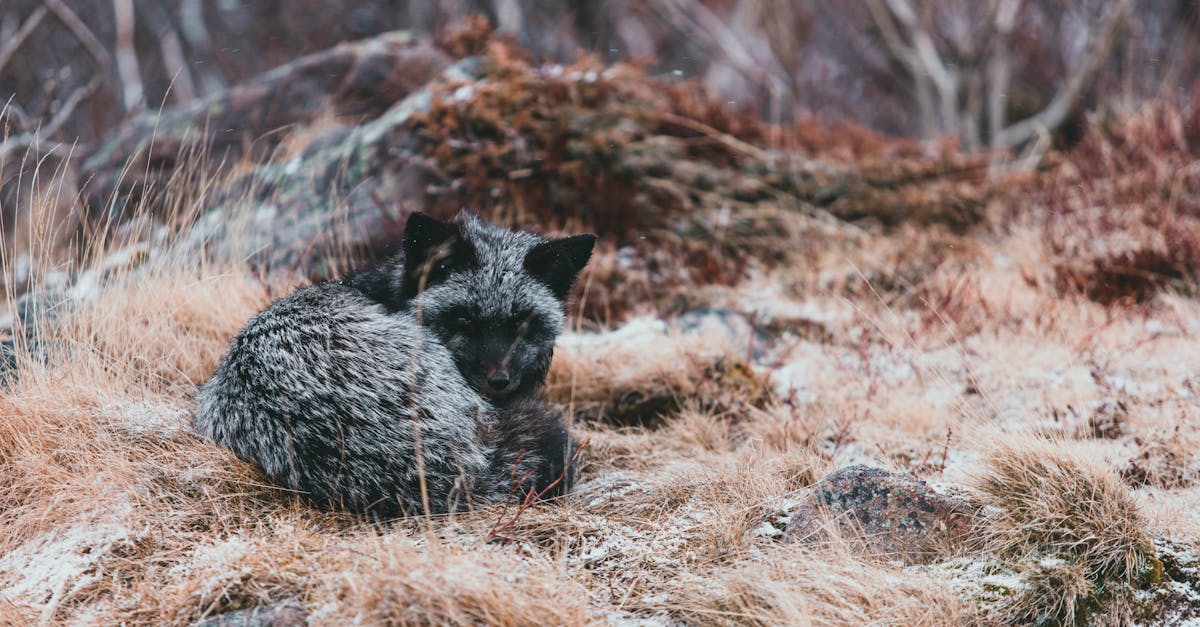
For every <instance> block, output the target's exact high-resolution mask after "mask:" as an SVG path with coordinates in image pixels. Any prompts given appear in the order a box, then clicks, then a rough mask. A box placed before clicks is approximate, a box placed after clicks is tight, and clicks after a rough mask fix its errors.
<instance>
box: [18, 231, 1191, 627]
mask: <svg viewBox="0 0 1200 627" xmlns="http://www.w3.org/2000/svg"><path fill="white" fill-rule="evenodd" d="M1005 220H1008V218H1005ZM847 228H849V227H847ZM1053 228H1058V227H1056V226H1054V224H1046V223H1039V222H1037V221H1036V220H1031V219H1028V216H1013V217H1011V220H1010V221H1006V222H1003V223H1002V224H1001V225H1000V226H999V227H998V228H994V229H987V230H983V231H977V232H970V233H966V234H962V233H952V232H950V231H948V230H939V229H924V228H913V227H906V226H901V227H899V228H893V229H888V230H883V229H876V228H874V227H864V228H852V229H849V231H848V232H849V235H847V236H846V237H845V238H844V239H841V240H838V241H837V242H836V243H820V242H817V243H814V244H813V246H812V249H811V250H809V251H807V252H806V253H805V254H804V255H803V256H802V257H801V258H802V259H803V262H802V263H801V262H798V263H797V264H796V265H795V266H794V267H788V268H777V269H776V270H775V271H774V272H767V271H764V270H763V269H762V268H760V267H755V268H754V271H753V272H751V276H752V278H751V279H750V280H748V281H747V282H746V283H744V284H742V285H740V286H733V287H714V286H711V285H710V286H709V287H707V288H705V291H704V293H703V294H701V295H695V300H696V301H698V302H702V303H703V305H704V306H705V307H710V308H714V309H717V310H721V311H724V312H726V314H727V315H725V314H722V315H723V316H724V317H722V318H720V320H723V321H724V322H721V323H718V322H717V319H716V318H713V317H708V318H703V320H704V322H703V324H701V325H700V326H695V325H693V324H692V323H693V322H695V319H694V318H693V319H688V318H686V317H685V319H683V320H668V321H667V322H666V323H662V324H660V323H659V322H656V321H650V320H639V321H636V322H633V323H630V324H626V325H624V326H621V327H618V328H616V329H615V330H612V331H611V332H606V333H603V334H601V333H590V332H589V333H578V334H572V335H570V336H569V337H564V338H563V340H562V342H561V343H560V345H559V348H558V350H557V355H556V359H555V363H554V366H553V369H552V372H551V374H550V379H549V389H548V392H549V395H550V397H551V398H552V399H553V400H554V401H555V402H558V403H561V404H562V405H563V406H565V407H568V408H572V409H573V410H574V413H575V415H576V416H577V418H578V420H576V424H575V429H576V431H577V433H578V435H579V438H580V439H581V440H586V441H588V442H589V446H588V447H587V454H586V457H585V459H584V461H583V464H582V466H581V468H580V483H579V485H578V488H577V490H576V491H575V492H574V493H573V494H572V495H570V496H568V497H567V498H565V499H562V500H560V501H557V502H553V503H546V504H542V505H539V506H536V507H533V508H530V509H528V510H526V511H524V512H521V513H518V512H517V510H516V508H515V507H512V506H508V507H505V506H494V507H483V508H479V509H478V510H476V511H472V512H467V513H463V514H459V515H455V516H447V517H435V518H432V519H423V518H419V519H407V520H400V521H392V522H389V523H386V524H379V523H376V522H371V521H367V520H362V519H357V518H354V517H349V516H345V515H340V514H336V513H330V512H324V511H318V510H314V509H312V508H310V507H308V506H306V505H304V504H303V503H301V502H300V501H299V500H297V499H296V498H294V497H293V496H292V495H289V494H287V493H286V492H284V491H282V490H279V489H276V488H273V487H271V486H268V485H265V483H264V478H263V477H262V475H261V474H260V473H259V472H258V471H257V470H256V469H255V468H253V467H251V466H249V465H247V464H244V463H241V462H239V461H237V460H236V459H234V458H233V456H232V455H230V454H229V453H227V452H225V451H223V450H221V449H219V448H217V447H214V446H212V445H210V444H208V443H206V442H203V441H200V440H199V439H197V438H196V437H194V436H193V435H192V434H191V433H190V431H189V429H188V426H187V424H188V419H189V412H190V410H191V402H192V401H191V395H192V393H193V391H194V389H195V386H196V384H198V383H199V382H201V381H203V380H204V378H205V377H206V376H208V374H209V373H210V372H211V371H212V369H213V368H214V367H215V365H216V363H217V361H218V360H219V359H220V357H221V355H222V353H223V351H224V350H225V348H226V346H227V343H228V341H229V338H230V337H231V336H232V335H233V334H234V333H235V332H236V331H237V330H238V329H239V328H241V326H242V325H243V324H244V323H245V321H246V320H247V319H248V318H249V317H250V316H251V315H252V314H253V313H254V312H255V311H257V310H258V309H259V308H261V307H262V306H264V305H265V304H266V303H267V302H268V301H269V300H270V298H271V297H272V296H276V295H279V294H281V293H284V292H286V291H287V290H288V289H290V288H291V287H293V286H294V285H296V284H297V280H296V279H295V277H293V276H289V275H279V276H275V275H272V276H268V277H259V276H257V275H256V274H255V273H253V272H251V271H250V270H249V269H248V268H246V267H245V265H244V264H242V263H240V262H239V261H237V260H226V261H220V262H201V261H200V260H196V259H183V258H180V256H178V255H173V254H171V250H172V249H171V248H170V247H169V246H166V247H159V248H153V249H150V250H149V252H147V253H146V254H145V255H144V256H140V257H139V256H135V257H132V258H130V259H129V260H128V263H124V264H121V265H120V266H119V267H116V268H114V269H112V270H111V271H109V272H108V273H106V274H102V275H99V274H98V275H95V276H94V278H95V285H94V286H93V287H92V288H89V289H88V290H82V291H80V292H78V293H77V294H76V295H75V297H74V299H73V300H72V301H71V302H70V303H69V305H68V306H66V307H64V308H62V309H61V310H60V312H59V315H58V317H57V322H56V324H54V325H51V326H50V327H48V328H49V332H48V334H47V335H46V336H45V337H44V340H45V341H44V342H43V344H42V346H43V349H44V350H40V351H39V352H38V354H37V355H36V356H29V355H25V356H23V357H22V359H21V360H20V363H19V371H18V372H17V376H16V378H15V379H13V380H12V381H11V382H9V383H8V384H7V387H6V388H5V389H4V392H3V396H2V397H0V511H3V512H4V516H3V517H2V519H0V623H5V624H7V623H16V624H22V623H28V622H31V621H32V622H35V623H36V622H39V621H40V622H44V623H66V622H72V621H74V622H80V623H99V624H116V623H126V624H134V625H138V624H163V623H166V624H187V623H189V622H192V621H195V620H197V619H200V618H202V617H207V616H213V615H216V614H219V613H221V612H225V611H229V610H235V609H239V608H245V607H251V606H255V605H262V604H282V603H289V604H296V605H299V606H301V607H304V608H305V609H306V610H308V611H309V612H310V613H311V615H312V618H313V620H314V622H321V623H333V624H343V623H354V622H359V623H363V624H375V623H393V624H430V623H436V624H479V623H491V624H587V623H603V622H608V623H620V622H623V621H647V622H651V623H654V622H659V623H668V622H670V621H683V622H686V623H691V624H743V623H745V624H821V625H825V624H833V625H859V624H881V625H910V624H930V625H959V624H972V623H983V624H989V623H993V624H994V623H998V622H999V623H1003V622H1006V621H1021V620H1031V619H1035V618H1036V617H1039V616H1045V617H1053V618H1054V619H1055V620H1057V621H1059V622H1060V623H1063V624H1069V623H1071V622H1072V621H1080V620H1084V619H1087V620H1092V619H1096V620H1099V619H1100V618H1102V617H1109V618H1113V617H1115V618H1113V620H1115V621H1119V619H1120V618H1121V617H1128V616H1130V615H1131V614H1129V612H1133V611H1134V610H1133V609H1131V607H1130V606H1129V600H1130V598H1132V597H1131V595H1132V594H1133V590H1134V589H1135V588H1139V587H1140V588H1143V589H1154V590H1160V591H1161V590H1166V588H1163V587H1162V586H1161V585H1160V584H1158V583H1156V582H1155V581H1154V580H1155V578H1156V577H1160V576H1163V573H1162V572H1161V571H1158V574H1157V575H1156V574H1155V573H1156V569H1155V567H1154V564H1155V560H1156V559H1157V558H1156V555H1155V550H1156V549H1155V548H1154V546H1153V545H1151V544H1150V542H1151V540H1159V539H1161V538H1165V537H1169V538H1172V541H1173V542H1178V543H1180V545H1181V546H1195V545H1196V543H1197V541H1198V540H1200V523H1198V521H1197V520H1196V510H1195V507H1194V501H1195V496H1196V492H1195V480H1194V473H1192V474H1188V473H1184V474H1182V475H1177V474H1173V471H1174V470H1175V469H1177V468H1179V467H1180V466H1183V467H1186V468H1189V469H1192V468H1195V465H1196V462H1197V459H1198V458H1200V457H1198V456H1200V439H1198V438H1197V437H1196V436H1195V430H1194V428H1192V425H1195V424H1197V421H1200V409H1197V407H1196V405H1195V403H1194V398H1195V394H1197V393H1200V380H1198V379H1197V378H1196V373H1197V372H1200V351H1197V350H1192V348H1194V344H1195V341H1194V338H1195V337H1196V336H1197V334H1198V333H1200V322H1197V321H1198V320H1200V303H1198V302H1197V301H1196V300H1195V298H1194V296H1193V295H1190V293H1189V292H1187V291H1186V290H1182V291H1178V290H1176V291H1172V290H1167V291H1165V292H1163V291H1154V292H1153V293H1151V294H1149V295H1148V296H1147V300H1146V302H1144V303H1142V304H1139V305H1136V306H1125V305H1124V304H1121V305H1117V306H1108V305H1105V304H1103V303H1101V302H1098V301H1097V300H1096V299H1092V298H1088V295H1087V294H1083V293H1077V292H1075V291H1072V290H1066V291H1064V290H1062V289H1061V287H1062V286H1061V285H1060V284H1059V283H1058V282H1057V277H1056V270H1055V267H1056V265H1055V264H1056V263H1057V262H1058V261H1061V260H1062V258H1063V251H1062V250H1061V249H1059V248H1057V247H1056V245H1055V243H1054V242H1055V240H1054V239H1053V238H1049V237H1048V236H1047V229H1053ZM1131 232H1132V233H1141V232H1142V231H1131ZM847 242H850V244H847ZM126 243H128V242H122V245H124V244H126ZM1123 302H1127V301H1123ZM1013 433H1016V434H1031V433H1032V434H1034V435H1029V436H1025V435H1018V436H1013V435H1004V434H1013ZM997 434H1000V435H997ZM1035 436H1036V437H1035ZM998 443H999V444H1002V445H1003V446H1000V445H999V444H998ZM851 463H868V464H872V465H876V466H882V467H887V468H891V469H893V470H898V471H904V472H909V473H912V474H914V475H918V476H920V477H922V478H925V479H929V480H931V481H933V482H935V483H948V484H958V485H965V484H968V483H970V482H972V481H978V485H979V487H980V488H981V493H982V495H983V497H984V498H986V499H988V500H990V501H991V502H992V504H993V505H994V507H993V508H990V509H989V510H988V511H992V513H991V514H990V515H989V517H988V518H987V519H986V520H985V524H984V525H982V528H984V529H987V530H989V531H988V533H987V534H986V537H981V538H977V539H979V540H985V539H990V540H991V543H990V544H988V545H987V546H986V547H985V548H980V549H974V548H972V549H970V550H969V551H967V553H966V554H965V555H959V556H957V557H956V558H955V559H949V560H946V561H945V562H942V563H938V564H932V565H927V566H921V567H911V566H910V567H906V566H903V565H901V564H900V563H893V562H890V561H885V560H881V559H879V558H878V556H872V555H868V554H864V552H863V551H862V549H861V548H860V547H859V545H858V544H856V543H854V542H852V541H848V540H847V541H840V540H838V539H837V538H836V537H834V539H833V540H831V541H830V542H828V543H826V544H825V545H823V546H820V547H816V548H799V547H791V546H783V545H781V544H780V543H779V541H778V538H779V536H780V534H781V531H782V527H783V525H784V524H785V523H786V521H787V519H788V516H789V513H790V512H791V511H792V509H793V508H794V507H795V506H796V504H797V502H798V501H799V499H801V498H803V496H804V495H805V489H806V488H807V487H808V486H810V485H811V484H812V483H814V482H815V481H816V480H818V479H819V478H820V477H822V476H823V475H825V474H826V473H827V472H829V471H830V470H833V469H835V468H838V467H842V466H845V465H848V464H851ZM1130 469H1134V470H1130ZM1137 469H1140V470H1137ZM1123 471H1124V474H1123V475H1122V474H1121V473H1122V472H1123ZM1189 472H1191V471H1189ZM1151 497H1152V498H1151ZM993 510H994V511H993ZM968 544H971V543H968ZM972 546H974V544H972ZM1164 561H1165V560H1164ZM1010 571H1011V573H1012V577H1011V578H1009V579H1004V578H998V579H997V577H998V575H996V572H1003V573H1009V572H1010ZM1167 576H1171V575H1170V573H1169V572H1168V573H1167ZM993 579H996V581H993ZM997 581H998V582H999V583H997ZM1130 582H1132V583H1130ZM1156 586H1158V587H1156ZM996 590H999V591H1000V592H995V591H996ZM1178 611H1179V612H1183V611H1184V610H1178ZM1098 617H1099V618H1098ZM1159 618H1162V617H1159ZM1106 620H1107V619H1106ZM1156 620H1157V619H1156Z"/></svg>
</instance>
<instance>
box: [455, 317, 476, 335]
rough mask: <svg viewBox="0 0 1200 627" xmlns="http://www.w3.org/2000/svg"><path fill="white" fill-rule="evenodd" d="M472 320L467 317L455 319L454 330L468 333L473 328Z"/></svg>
mask: <svg viewBox="0 0 1200 627" xmlns="http://www.w3.org/2000/svg"><path fill="white" fill-rule="evenodd" d="M471 324H472V320H471V319H470V318H468V317H466V316H458V317H456V318H455V319H454V328H456V329H458V330H460V331H466V330H467V329H470V328H471Z"/></svg>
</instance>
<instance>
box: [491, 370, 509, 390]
mask: <svg viewBox="0 0 1200 627" xmlns="http://www.w3.org/2000/svg"><path fill="white" fill-rule="evenodd" d="M487 384H488V387H490V388H492V389H493V390H495V391H496V392H502V391H504V388H507V387H508V373H507V372H505V371H503V370H497V371H495V372H493V373H491V374H489V375H488V378H487Z"/></svg>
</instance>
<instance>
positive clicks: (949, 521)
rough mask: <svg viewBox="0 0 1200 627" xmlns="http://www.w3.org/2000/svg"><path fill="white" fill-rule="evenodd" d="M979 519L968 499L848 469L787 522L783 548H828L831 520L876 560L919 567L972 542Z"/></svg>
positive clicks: (824, 483)
mask: <svg viewBox="0 0 1200 627" xmlns="http://www.w3.org/2000/svg"><path fill="white" fill-rule="evenodd" d="M978 517H979V513H978V508H977V507H975V506H973V505H971V503H970V502H969V501H967V499H965V498H963V497H961V496H956V495H952V494H941V493H938V492H935V491H934V490H933V489H932V488H930V487H929V485H928V484H926V483H925V482H924V481H921V480H918V479H914V478H912V477H909V476H907V475H901V474H896V473H891V472H887V471H885V470H880V469H878V468H869V467H867V466H849V467H847V468H842V469H840V470H837V471H835V472H832V473H830V474H829V475H827V476H826V477H825V478H824V479H822V480H821V481H819V482H817V483H816V484H815V485H814V486H813V487H812V488H811V492H810V493H809V496H808V498H807V499H806V500H805V501H804V503H803V504H801V506H800V507H799V509H797V510H796V512H795V513H794V514H792V517H791V519H790V520H789V521H788V525H787V529H785V530H784V534H783V542H788V543H792V542H797V543H802V544H809V545H812V544H820V543H822V542H827V541H828V540H829V536H828V531H827V527H826V524H827V523H826V522H825V521H826V520H828V521H832V523H833V524H836V525H837V530H838V532H839V533H840V535H841V536H842V537H843V538H846V539H852V540H857V541H860V542H862V544H863V545H864V547H865V548H866V549H868V550H869V551H871V552H872V553H874V554H883V555H886V556H889V557H894V558H897V559H900V560H901V561H904V562H906V563H908V564H919V563H926V562H928V561H930V560H931V559H933V558H935V557H937V556H938V555H939V554H944V552H945V551H946V550H947V549H950V548H952V547H953V546H955V545H958V544H961V543H963V542H964V541H965V540H966V539H968V538H970V537H971V535H972V534H971V533H970V532H971V530H972V527H973V526H974V524H975V522H976V520H977V519H978Z"/></svg>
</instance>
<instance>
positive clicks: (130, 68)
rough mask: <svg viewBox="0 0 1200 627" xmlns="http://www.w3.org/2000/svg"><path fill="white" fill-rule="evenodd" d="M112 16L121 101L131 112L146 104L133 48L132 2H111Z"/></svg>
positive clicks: (139, 69) (123, 0) (118, 0)
mask: <svg viewBox="0 0 1200 627" xmlns="http://www.w3.org/2000/svg"><path fill="white" fill-rule="evenodd" d="M113 15H114V16H115V18H116V26H117V41H116V49H117V75H118V76H120V77H121V100H122V102H124V103H125V110H126V111H132V110H134V109H140V108H142V107H144V106H145V104H146V99H145V89H144V88H143V86H142V71H141V68H139V67H138V58H137V50H136V49H134V47H133V30H134V26H135V23H134V20H135V19H136V17H135V16H134V13H133V0H113Z"/></svg>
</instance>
